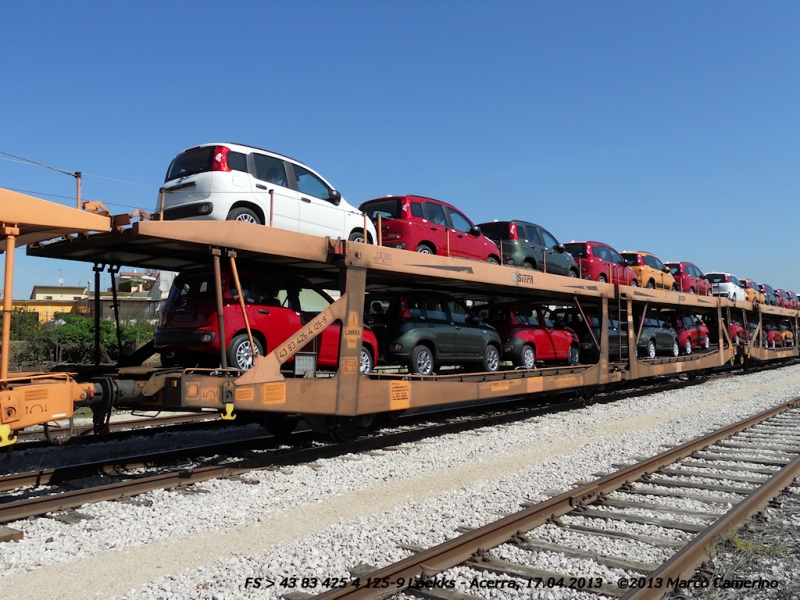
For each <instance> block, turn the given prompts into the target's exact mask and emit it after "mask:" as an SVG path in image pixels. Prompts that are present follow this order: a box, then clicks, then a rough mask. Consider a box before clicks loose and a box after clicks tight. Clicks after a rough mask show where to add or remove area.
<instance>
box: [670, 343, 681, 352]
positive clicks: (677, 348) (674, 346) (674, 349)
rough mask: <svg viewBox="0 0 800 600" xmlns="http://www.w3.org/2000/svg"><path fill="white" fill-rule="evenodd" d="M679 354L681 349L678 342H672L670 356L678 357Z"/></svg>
mask: <svg viewBox="0 0 800 600" xmlns="http://www.w3.org/2000/svg"><path fill="white" fill-rule="evenodd" d="M680 353H681V347H680V345H679V344H678V340H672V356H678V355H679V354H680Z"/></svg>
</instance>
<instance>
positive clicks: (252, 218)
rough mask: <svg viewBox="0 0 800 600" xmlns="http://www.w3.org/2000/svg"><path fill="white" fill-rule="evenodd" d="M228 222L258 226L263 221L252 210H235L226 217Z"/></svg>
mask: <svg viewBox="0 0 800 600" xmlns="http://www.w3.org/2000/svg"><path fill="white" fill-rule="evenodd" d="M226 220H227V221H242V222H244V223H255V224H256V225H261V224H262V223H261V219H259V218H258V215H257V214H256V213H255V212H253V211H252V210H250V209H249V208H242V207H239V208H234V209H233V210H232V211H231V212H229V213H228V216H227V217H226Z"/></svg>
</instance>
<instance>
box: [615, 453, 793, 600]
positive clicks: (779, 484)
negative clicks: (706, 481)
mask: <svg viewBox="0 0 800 600" xmlns="http://www.w3.org/2000/svg"><path fill="white" fill-rule="evenodd" d="M798 475H800V456H797V457H796V458H795V459H794V460H793V461H792V462H790V463H789V464H788V465H786V466H785V467H784V468H783V469H781V470H780V471H778V472H777V473H776V474H775V475H774V476H773V477H771V478H770V479H768V480H767V481H766V482H765V483H764V484H763V485H761V486H760V487H758V488H757V489H756V490H755V491H753V492H752V493H751V494H749V495H748V496H747V497H746V498H744V499H743V500H742V501H741V502H739V503H738V504H737V505H736V506H734V507H733V508H732V509H731V510H729V511H728V512H727V513H725V514H724V515H723V516H722V517H720V518H719V519H718V520H717V521H716V522H714V524H713V525H712V526H711V527H709V528H708V529H706V530H705V531H704V532H703V533H701V534H700V535H699V536H697V537H695V538H694V539H693V540H692V541H691V542H689V543H688V544H687V545H686V546H684V547H683V548H682V549H681V550H680V551H678V552H677V553H676V554H674V555H673V556H672V557H670V559H669V560H667V561H666V562H665V563H664V564H662V565H661V566H660V567H659V568H658V569H656V570H655V571H653V572H652V573H650V574H649V575H647V579H648V580H653V581H658V580H659V579H661V580H662V582H663V584H664V585H663V587H653V588H641V589H636V590H633V591H631V592H628V593H627V594H626V595H625V596H623V600H650V599H653V598H661V597H662V596H663V595H664V594H665V593H666V592H667V591H668V590H669V589H670V588H669V587H667V583H668V582H669V580H673V581H674V580H678V579H680V580H689V579H691V578H692V577H693V576H694V574H695V570H696V569H697V568H698V567H699V566H700V565H701V564H702V563H703V562H704V561H705V560H706V559H708V558H709V549H711V548H714V547H716V545H717V544H718V543H719V541H720V539H721V538H722V537H723V536H724V535H725V534H727V533H728V532H729V531H731V530H734V529H738V528H739V527H740V526H742V525H743V524H744V523H746V522H747V521H748V520H749V519H750V517H752V516H753V515H754V514H756V513H757V512H758V511H760V510H762V509H763V508H764V507H765V506H767V504H769V502H770V501H771V500H772V499H773V498H775V497H776V496H778V495H780V493H781V491H782V490H783V489H785V488H786V487H789V486H790V485H792V483H793V482H794V479H795V478H796V477H797V476H798Z"/></svg>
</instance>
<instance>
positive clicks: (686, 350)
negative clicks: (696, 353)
mask: <svg viewBox="0 0 800 600" xmlns="http://www.w3.org/2000/svg"><path fill="white" fill-rule="evenodd" d="M683 353H684V354H691V353H692V340H690V339H689V338H686V343H685V344H684V345H683Z"/></svg>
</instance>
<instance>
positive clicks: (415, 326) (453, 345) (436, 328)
mask: <svg viewBox="0 0 800 600" xmlns="http://www.w3.org/2000/svg"><path fill="white" fill-rule="evenodd" d="M364 309H365V310H364V312H365V313H366V314H365V316H364V320H365V323H366V324H367V325H369V326H370V328H371V329H372V330H373V331H374V332H375V335H376V336H377V338H378V348H379V350H380V353H381V355H382V356H383V358H384V360H385V361H386V362H387V363H389V364H398V363H399V364H403V365H407V366H408V370H409V371H410V372H412V373H417V374H419V375H431V374H432V373H433V372H434V369H435V367H437V366H441V365H463V364H472V365H475V366H476V367H478V368H480V369H482V370H484V371H496V370H497V369H498V368H499V367H500V348H501V347H502V344H501V341H500V336H499V335H498V334H497V331H495V329H494V328H493V327H491V326H490V325H487V324H485V323H484V322H483V321H481V320H480V319H479V318H478V317H475V316H472V315H470V314H469V313H468V311H467V309H466V308H465V307H464V305H463V304H462V303H461V302H460V301H459V300H457V299H455V298H453V297H451V296H446V295H444V294H439V293H436V292H413V293H407V294H403V295H373V294H367V298H366V305H365V307H364Z"/></svg>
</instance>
